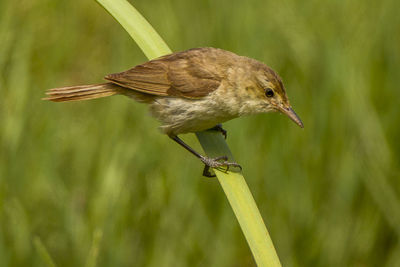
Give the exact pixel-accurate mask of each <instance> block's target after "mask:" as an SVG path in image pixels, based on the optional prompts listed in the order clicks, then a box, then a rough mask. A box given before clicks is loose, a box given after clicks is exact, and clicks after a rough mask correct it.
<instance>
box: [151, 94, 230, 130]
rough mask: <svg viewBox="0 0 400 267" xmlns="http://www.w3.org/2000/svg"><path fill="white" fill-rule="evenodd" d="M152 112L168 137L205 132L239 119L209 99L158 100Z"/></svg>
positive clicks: (227, 109)
mask: <svg viewBox="0 0 400 267" xmlns="http://www.w3.org/2000/svg"><path fill="white" fill-rule="evenodd" d="M150 111H151V113H152V115H153V116H154V117H155V118H157V119H158V120H159V121H160V122H161V126H160V129H161V131H162V132H163V133H165V134H168V135H179V134H183V133H189V132H199V131H204V130H207V129H210V128H212V127H214V126H216V125H217V124H219V123H222V122H225V121H228V120H230V119H233V118H235V117H237V115H236V114H234V113H232V109H231V108H229V107H227V106H226V105H225V104H222V103H218V102H216V101H214V100H212V98H209V97H205V98H203V99H197V100H192V99H184V98H170V97H167V98H158V99H156V100H155V101H154V102H153V103H152V104H150Z"/></svg>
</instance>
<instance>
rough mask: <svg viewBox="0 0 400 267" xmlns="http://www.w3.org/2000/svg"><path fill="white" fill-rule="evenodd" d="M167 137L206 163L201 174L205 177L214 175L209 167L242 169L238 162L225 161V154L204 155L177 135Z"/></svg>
mask: <svg viewBox="0 0 400 267" xmlns="http://www.w3.org/2000/svg"><path fill="white" fill-rule="evenodd" d="M169 137H170V138H171V139H172V140H174V141H175V142H177V143H178V144H180V145H181V146H183V147H184V148H185V149H186V150H187V151H189V152H190V153H192V154H193V155H195V156H196V157H198V158H199V159H200V160H201V161H202V162H203V163H204V164H205V165H206V166H205V168H204V171H203V175H204V176H206V177H214V176H215V175H212V174H211V173H210V167H211V168H220V167H223V166H225V167H226V171H228V170H229V167H230V166H233V167H237V168H240V170H241V169H242V167H241V166H240V165H239V164H237V163H235V162H229V161H227V160H228V157H227V156H221V157H216V158H209V157H205V156H203V155H201V154H199V153H198V152H197V151H196V150H194V149H193V148H191V147H190V146H189V145H187V144H186V143H185V142H183V141H182V139H180V138H179V137H178V136H176V135H170V136H169ZM221 160H223V161H222V162H221Z"/></svg>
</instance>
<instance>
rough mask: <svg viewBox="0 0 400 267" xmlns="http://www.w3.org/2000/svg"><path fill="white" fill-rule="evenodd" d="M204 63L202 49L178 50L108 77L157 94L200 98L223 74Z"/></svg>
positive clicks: (143, 91)
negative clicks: (217, 72)
mask: <svg viewBox="0 0 400 267" xmlns="http://www.w3.org/2000/svg"><path fill="white" fill-rule="evenodd" d="M189 51H190V50H189ZM204 63H205V60H204V53H202V52H198V51H196V50H194V52H188V51H186V52H178V53H174V54H170V55H167V56H163V57H161V58H158V59H155V60H151V61H148V62H146V63H144V64H141V65H138V66H136V67H133V68H132V69H129V70H127V71H124V72H120V73H115V74H110V75H107V76H106V77H105V79H106V80H109V81H111V82H112V83H115V84H117V85H119V86H122V87H125V88H128V89H132V90H136V91H139V92H142V93H146V94H151V95H156V96H177V97H185V98H201V97H204V96H206V95H208V94H209V93H211V92H212V91H214V90H216V89H217V88H218V87H219V85H220V83H221V77H218V76H217V75H216V73H215V72H214V71H212V70H211V69H210V68H209V67H208V66H207V64H204Z"/></svg>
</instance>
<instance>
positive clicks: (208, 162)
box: [201, 156, 242, 177]
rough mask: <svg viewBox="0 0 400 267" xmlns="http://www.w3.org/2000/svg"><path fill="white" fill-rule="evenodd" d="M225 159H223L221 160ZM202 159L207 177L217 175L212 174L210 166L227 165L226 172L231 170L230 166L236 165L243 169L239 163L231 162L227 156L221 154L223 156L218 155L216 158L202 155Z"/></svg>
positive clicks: (219, 166) (204, 173)
mask: <svg viewBox="0 0 400 267" xmlns="http://www.w3.org/2000/svg"><path fill="white" fill-rule="evenodd" d="M221 160H223V161H221ZM201 161H202V162H203V163H204V164H205V167H204V170H203V176H206V177H215V174H211V172H210V167H211V168H221V167H224V166H225V167H226V169H225V172H227V171H229V167H231V166H232V167H236V168H239V169H240V170H242V166H240V165H239V164H237V163H236V162H229V161H228V157H227V156H221V157H216V158H208V157H202V158H201Z"/></svg>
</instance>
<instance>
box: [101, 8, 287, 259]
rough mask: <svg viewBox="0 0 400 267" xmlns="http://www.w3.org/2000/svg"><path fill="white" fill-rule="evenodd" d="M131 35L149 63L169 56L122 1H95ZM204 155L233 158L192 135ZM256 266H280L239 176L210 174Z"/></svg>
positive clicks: (217, 138)
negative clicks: (228, 206) (214, 178)
mask: <svg viewBox="0 0 400 267" xmlns="http://www.w3.org/2000/svg"><path fill="white" fill-rule="evenodd" d="M96 1H97V2H99V3H100V4H101V5H102V6H103V7H104V8H105V9H106V10H107V11H108V12H109V13H110V14H111V15H112V16H113V17H114V18H115V19H116V20H117V21H118V22H119V23H120V24H121V25H122V27H124V29H125V30H126V31H127V32H128V33H129V34H130V35H131V37H132V38H133V39H134V40H135V41H136V43H137V44H138V45H139V47H140V48H141V49H142V51H143V52H144V53H145V55H146V56H147V57H148V58H149V59H153V58H156V57H159V56H163V55H165V54H168V53H171V50H170V49H169V47H168V46H167V44H166V43H165V42H164V41H163V40H162V38H161V37H160V36H159V35H158V34H157V32H156V31H155V30H154V29H153V27H152V26H151V25H150V24H149V23H148V22H147V21H146V19H145V18H144V17H143V16H142V15H141V14H140V13H139V12H138V11H137V10H136V9H135V8H134V7H133V6H131V5H130V4H129V3H128V2H127V1H126V0H96ZM196 135H197V138H198V139H199V142H200V144H201V146H202V147H203V149H204V151H205V153H206V154H207V155H208V156H210V157H215V156H221V155H226V156H228V158H229V159H230V160H233V156H232V154H231V152H230V150H229V148H228V146H227V144H226V142H225V140H224V139H223V138H222V136H221V134H219V133H216V132H212V131H206V132H199V133H196ZM214 171H215V173H216V175H217V177H218V181H219V182H220V184H221V186H222V188H223V190H224V192H225V195H226V197H227V198H228V201H229V203H230V205H231V206H232V209H233V211H234V213H235V215H236V218H237V220H238V221H239V224H240V227H241V229H242V231H243V233H244V235H245V237H246V240H247V242H248V244H249V246H250V249H251V251H252V253H253V256H254V259H255V261H256V263H257V265H258V266H281V264H280V262H279V258H278V255H277V254H276V251H275V248H274V246H273V244H272V240H271V238H270V236H269V234H268V231H267V228H266V227H265V224H264V222H263V219H262V217H261V214H260V212H259V210H258V208H257V205H256V203H255V201H254V199H253V196H252V194H251V192H250V190H249V188H248V186H247V184H246V181H245V179H244V177H243V175H242V174H241V173H238V172H231V171H229V172H223V171H220V170H214Z"/></svg>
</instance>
